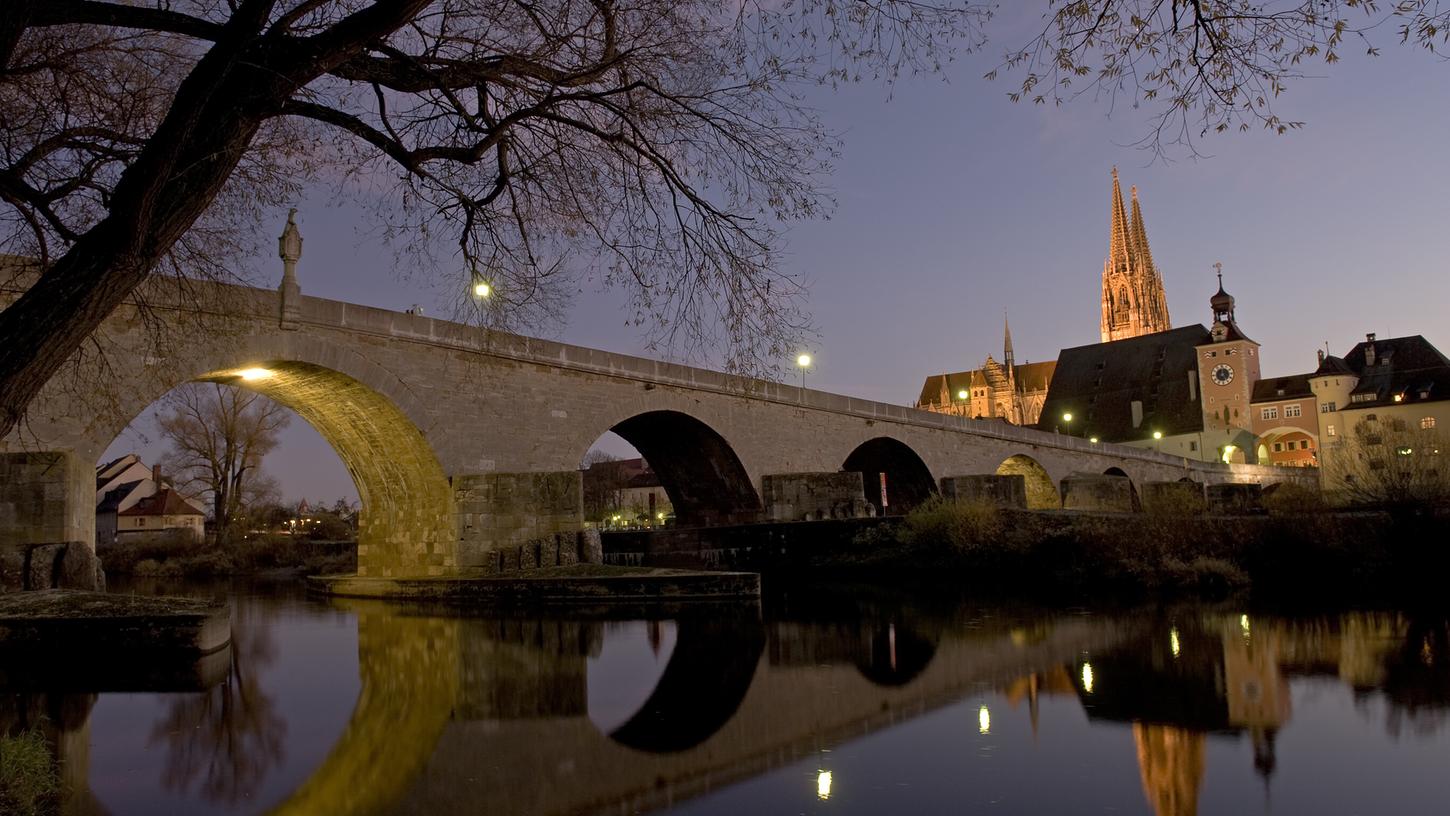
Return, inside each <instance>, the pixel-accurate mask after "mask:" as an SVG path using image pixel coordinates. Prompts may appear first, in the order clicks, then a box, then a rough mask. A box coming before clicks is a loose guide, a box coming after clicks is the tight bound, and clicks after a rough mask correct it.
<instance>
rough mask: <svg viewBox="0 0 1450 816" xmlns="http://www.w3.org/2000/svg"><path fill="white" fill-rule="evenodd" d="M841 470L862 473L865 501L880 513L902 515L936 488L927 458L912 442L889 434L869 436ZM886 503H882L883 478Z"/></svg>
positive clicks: (926, 497) (847, 459)
mask: <svg viewBox="0 0 1450 816" xmlns="http://www.w3.org/2000/svg"><path fill="white" fill-rule="evenodd" d="M841 470H844V471H846V472H848V473H860V474H861V482H862V486H863V488H864V490H865V492H866V501H868V502H870V503H871V504H872V505H874V506H875V507H876V511H877V513H878V514H879V515H901V514H904V513H907V512H910V511H911V509H912V508H913V507H916V506H917V505H918V504H921V503H922V502H924V501H926V500H927V499H929V498H931V497H932V495H934V494H935V493H936V492H937V487H936V480H935V479H933V478H932V475H931V469H930V468H928V467H927V466H926V462H924V461H922V458H921V457H920V456H919V455H917V453H916V451H914V450H912V449H911V447H910V446H909V445H907V444H906V443H904V442H901V441H900V440H897V439H892V438H891V437H889V436H878V437H876V438H874V439H868V440H866V441H865V442H862V443H861V444H860V445H857V446H856V449H855V450H853V451H851V454H850V455H849V456H847V457H846V461H845V462H844V463H842V465H841ZM883 478H884V479H885V490H886V496H885V500H886V506H885V507H882V506H881V503H882V495H881V493H882V479H883Z"/></svg>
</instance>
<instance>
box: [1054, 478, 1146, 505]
mask: <svg viewBox="0 0 1450 816" xmlns="http://www.w3.org/2000/svg"><path fill="white" fill-rule="evenodd" d="M1062 509H1064V510H1097V511H1107V512H1113V513H1131V512H1133V510H1134V509H1135V508H1134V507H1133V483H1132V482H1131V481H1129V480H1128V478H1127V477H1126V476H1097V475H1093V474H1086V473H1085V474H1074V475H1072V476H1068V477H1067V478H1066V479H1063V480H1062Z"/></svg>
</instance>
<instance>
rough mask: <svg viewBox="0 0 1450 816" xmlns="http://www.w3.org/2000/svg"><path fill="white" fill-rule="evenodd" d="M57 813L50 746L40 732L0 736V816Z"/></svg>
mask: <svg viewBox="0 0 1450 816" xmlns="http://www.w3.org/2000/svg"><path fill="white" fill-rule="evenodd" d="M59 812H60V784H59V783H58V782H57V781H56V774H55V763H54V762H53V761H52V760H51V756H50V746H49V745H47V744H46V741H45V737H44V735H42V734H41V733H40V732H39V731H26V732H25V733H23V734H18V735H16V736H13V737H0V813H7V814H15V816H42V814H52V813H59Z"/></svg>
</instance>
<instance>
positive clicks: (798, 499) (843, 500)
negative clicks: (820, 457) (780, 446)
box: [761, 472, 874, 521]
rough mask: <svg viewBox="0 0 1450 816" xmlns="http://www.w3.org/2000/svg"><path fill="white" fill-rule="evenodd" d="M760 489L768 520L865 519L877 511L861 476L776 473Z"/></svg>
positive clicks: (763, 482) (769, 476) (857, 474)
mask: <svg viewBox="0 0 1450 816" xmlns="http://www.w3.org/2000/svg"><path fill="white" fill-rule="evenodd" d="M761 487H762V490H761V492H762V493H763V494H764V497H765V519H766V520H767V521H820V520H822V519H839V518H865V517H866V516H869V515H872V514H873V510H874V508H872V507H871V505H869V504H867V502H866V494H865V491H864V489H863V487H862V481H861V474H859V473H851V472H836V473H773V474H770V475H767V476H765V477H764V478H763V479H762V480H761Z"/></svg>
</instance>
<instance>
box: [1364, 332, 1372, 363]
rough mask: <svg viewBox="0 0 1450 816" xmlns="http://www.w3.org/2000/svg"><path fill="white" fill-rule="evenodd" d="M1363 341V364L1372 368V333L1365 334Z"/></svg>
mask: <svg viewBox="0 0 1450 816" xmlns="http://www.w3.org/2000/svg"><path fill="white" fill-rule="evenodd" d="M1364 340H1365V345H1364V364H1365V365H1367V366H1372V365H1374V332H1370V333H1369V334H1366V335H1365V336H1364Z"/></svg>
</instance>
